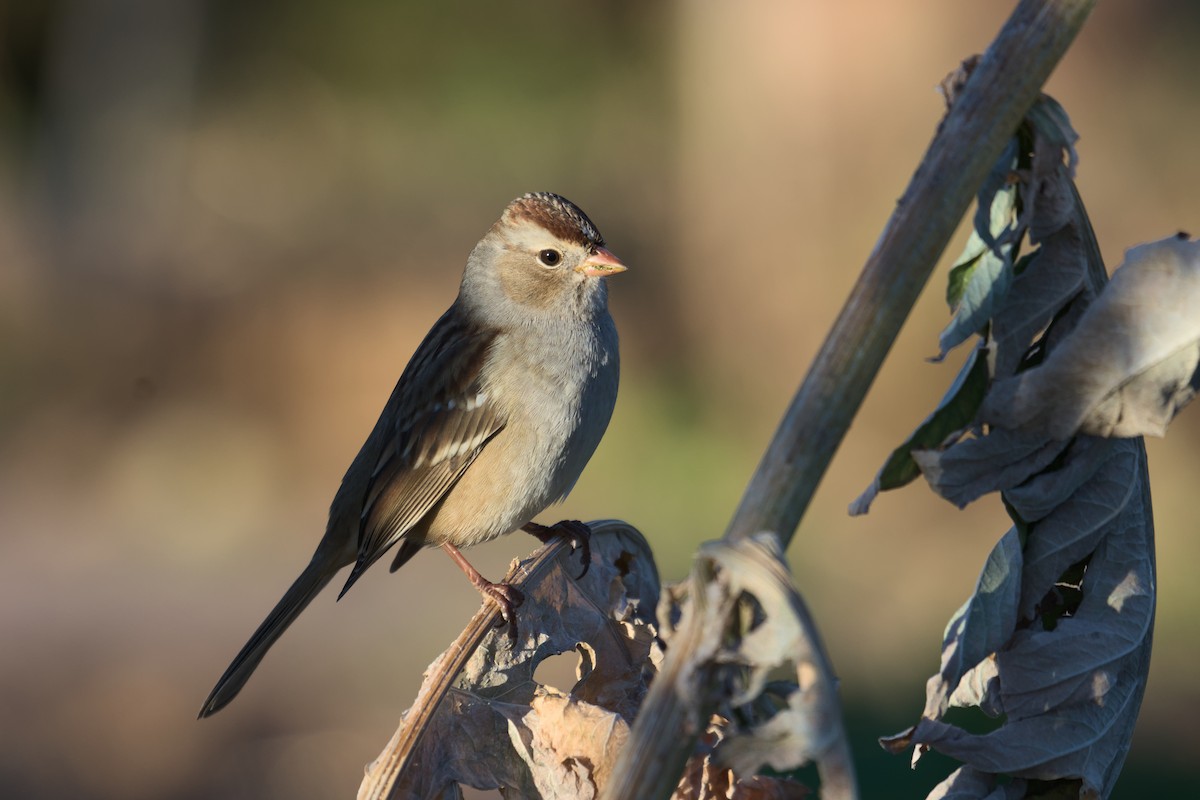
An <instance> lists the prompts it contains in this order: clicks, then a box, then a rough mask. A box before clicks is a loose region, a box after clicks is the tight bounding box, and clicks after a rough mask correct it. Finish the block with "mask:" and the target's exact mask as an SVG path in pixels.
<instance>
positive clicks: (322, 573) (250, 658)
mask: <svg viewBox="0 0 1200 800" xmlns="http://www.w3.org/2000/svg"><path fill="white" fill-rule="evenodd" d="M321 555H322V554H321V553H320V552H318V554H317V555H316V556H314V557H313V560H312V561H311V562H310V563H309V565H308V566H307V567H305V568H304V571H303V572H301V573H300V577H299V578H296V582H295V583H293V584H292V586H291V588H290V589H288V590H287V593H286V594H284V596H283V599H282V600H280V601H279V603H277V604H276V606H275V608H273V609H271V613H270V614H268V615H267V618H266V619H265V620H263V623H262V624H261V625H259V626H258V630H256V631H255V632H254V635H253V636H251V637H250V641H248V642H246V645H245V646H244V647H243V648H242V649H241V652H239V653H238V654H237V656H236V657H235V658H234V659H233V663H232V664H230V665H229V668H228V669H227V670H225V674H224V675H222V676H221V679H220V680H219V681H217V685H216V686H214V687H213V690H212V692H210V693H209V695H208V699H207V700H205V701H204V706H203V708H201V709H200V718H201V719H203V718H204V717H208V716H211V715H213V714H215V713H217V712H218V711H220V710H221V709H222V708H224V707H225V706H226V705H228V703H229V701H230V700H232V699H233V698H235V697H237V693H238V692H240V691H241V690H242V687H243V686H245V685H246V681H247V680H249V679H250V675H251V674H253V672H254V670H255V668H256V667H258V662H260V661H262V658H263V656H264V655H266V653H267V650H269V649H270V647H271V645H273V644H275V640H276V639H278V638H279V637H280V635H281V634H282V633H283V632H284V631H285V630H287V627H288V626H289V625H291V624H292V621H293V620H294V619H296V617H297V616H299V614H300V612H301V611H303V610H304V609H305V608H306V607H307V606H308V604H309V603H311V602H312V599H313V598H314V597H316V596H317V593H318V592H320V591H321V590H322V589H323V588H325V584H327V583H329V581H330V579H332V578H333V576H334V575H335V574H337V571H338V569H339V568H340V565H338V566H334V565H332V564H330V563H328V560H327V559H324V558H321Z"/></svg>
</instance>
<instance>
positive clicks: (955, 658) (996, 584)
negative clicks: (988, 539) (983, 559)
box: [925, 528, 1022, 718]
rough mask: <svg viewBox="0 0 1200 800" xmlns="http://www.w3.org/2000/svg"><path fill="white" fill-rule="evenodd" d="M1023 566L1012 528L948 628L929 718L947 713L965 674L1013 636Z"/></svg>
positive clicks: (929, 692)
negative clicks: (952, 696) (952, 697)
mask: <svg viewBox="0 0 1200 800" xmlns="http://www.w3.org/2000/svg"><path fill="white" fill-rule="evenodd" d="M1021 565H1022V555H1021V541H1020V537H1019V536H1017V532H1016V529H1015V528H1014V529H1013V530H1010V531H1009V532H1008V533H1007V534H1005V535H1004V536H1003V537H1002V538H1001V539H1000V541H999V542H998V543H997V544H996V547H995V548H994V549H993V550H992V553H991V555H989V556H988V560H987V563H986V564H984V567H983V572H982V573H981V574H980V576H979V582H978V584H977V585H976V587H975V593H974V594H973V595H971V598H970V599H969V600H968V601H967V602H966V603H964V604H963V606H962V608H960V609H959V610H958V611H957V612H955V614H954V616H953V617H951V618H950V623H949V624H948V625H947V626H946V633H945V635H944V636H943V639H942V667H941V671H940V672H939V673H938V674H937V675H935V676H933V677H932V678H930V679H929V684H928V686H927V688H926V697H925V716H927V717H935V718H936V717H940V716H941V715H942V714H944V713H946V709H947V708H949V707H950V705H951V699H950V698H951V695H952V694H953V693H954V692H956V691H957V690H959V689H960V687H961V686H962V681H963V676H964V675H966V674H967V673H968V672H969V671H971V670H973V669H974V668H975V667H976V666H977V665H978V664H979V663H980V662H981V661H983V660H984V659H985V658H987V657H988V656H989V655H991V654H992V653H995V652H996V651H997V650H999V649H1000V648H1001V647H1003V646H1004V643H1005V642H1007V641H1008V640H1009V638H1011V637H1012V634H1013V630H1014V629H1015V628H1016V625H1017V600H1018V599H1019V598H1020V596H1021ZM973 694H974V695H975V697H976V699H977V700H980V701H982V698H983V696H984V694H985V693H984V691H983V688H982V687H980V688H979V690H978V691H976V692H974V693H973ZM956 699H957V700H959V701H960V702H956V703H955V705H967V704H972V703H969V701H968V702H961V701H962V700H965V698H956ZM973 704H975V705H978V704H979V703H978V702H977V703H973Z"/></svg>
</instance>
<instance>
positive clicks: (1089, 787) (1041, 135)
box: [881, 98, 1200, 800]
mask: <svg viewBox="0 0 1200 800" xmlns="http://www.w3.org/2000/svg"><path fill="white" fill-rule="evenodd" d="M1024 130H1025V133H1024V134H1022V135H1024V136H1029V137H1032V138H1031V140H1030V143H1029V148H1028V149H1031V150H1032V152H1033V157H1032V159H1031V162H1030V164H1029V165H1028V167H1027V168H1023V169H1021V170H1020V174H1021V182H1020V184H1019V185H1018V188H1017V192H1018V198H1019V204H1020V206H1021V208H1022V212H1021V220H1020V222H1019V227H1027V228H1028V231H1029V234H1030V239H1031V241H1033V242H1034V243H1039V242H1040V247H1039V248H1038V249H1037V250H1036V251H1034V252H1033V253H1030V254H1029V255H1027V256H1025V257H1024V258H1023V259H1022V261H1021V264H1020V267H1021V269H1020V270H1019V274H1018V277H1017V278H1016V279H1015V281H1014V282H1013V285H1012V286H1011V287H1010V291H1009V292H1008V295H1007V297H1006V298H1005V299H1004V302H1003V303H1002V304H1001V305H1000V306H999V308H998V310H997V311H996V312H995V317H994V319H992V320H991V326H990V331H991V333H992V336H993V341H992V342H991V345H992V346H993V347H994V357H995V360H994V366H995V372H994V373H993V374H994V376H995V380H994V381H993V383H992V386H991V387H990V388H989V390H988V393H987V396H986V398H985V399H984V401H983V404H982V407H981V409H980V419H979V420H978V421H976V424H975V425H974V426H973V427H971V428H967V429H965V430H964V431H962V432H961V433H960V435H959V436H958V437H957V438H954V439H951V440H948V441H944V442H942V443H940V444H939V445H937V446H936V447H935V448H929V449H925V450H921V449H913V450H912V458H913V459H914V460H915V461H916V463H917V464H918V465H919V466H920V468H921V471H922V472H923V473H924V474H925V477H926V479H927V480H928V481H929V483H930V486H931V487H932V488H933V489H934V491H936V492H937V493H938V494H940V495H942V496H943V497H945V498H946V499H948V500H950V501H951V502H954V503H955V504H956V505H959V506H963V505H965V504H966V503H968V502H970V501H972V500H974V499H976V498H978V497H979V496H981V495H982V494H984V493H986V492H990V491H1000V492H1002V493H1003V496H1004V499H1005V502H1006V505H1007V508H1008V510H1009V512H1010V514H1011V515H1012V516H1013V518H1014V519H1015V520H1016V522H1017V525H1016V526H1015V527H1014V528H1013V529H1012V530H1010V531H1009V532H1008V533H1007V534H1006V535H1005V536H1004V537H1003V538H1002V539H1001V541H1000V542H999V543H998V544H997V545H996V547H995V549H994V550H993V551H992V554H991V555H990V556H989V558H988V562H987V564H986V565H985V566H984V569H983V571H982V574H981V576H980V579H979V583H978V585H977V587H976V591H975V592H974V594H973V595H972V597H971V598H970V599H969V600H968V601H967V603H966V604H965V605H964V606H963V607H962V608H961V609H959V611H958V612H956V613H955V615H954V616H953V617H952V618H951V620H950V623H949V625H948V626H947V629H946V634H945V637H944V641H943V650H942V663H941V669H940V671H939V673H938V674H937V675H935V676H933V677H932V678H931V679H930V680H929V682H928V685H927V688H926V708H925V712H924V715H923V717H922V719H921V720H920V722H918V724H917V725H915V726H914V727H912V728H910V729H909V730H907V731H904V732H902V733H901V734H898V735H896V736H894V737H889V738H887V739H884V740H881V744H883V745H884V746H885V747H886V748H887V749H889V750H891V751H893V752H898V751H901V750H904V749H906V748H908V747H910V746H912V745H916V750H915V752H914V761H915V760H916V759H917V758H919V757H920V755H921V753H923V752H925V751H926V750H927V749H928V748H930V747H933V748H935V749H937V750H939V751H940V752H942V753H944V754H946V755H949V756H951V757H954V758H957V759H959V760H961V761H963V762H964V767H963V769H960V770H959V771H958V772H956V773H955V774H954V775H952V776H950V778H948V779H947V780H946V781H944V782H943V783H942V784H941V785H940V786H939V787H937V788H936V789H935V790H934V792H933V793H932V794H931V795H930V797H938V798H990V799H991V800H1001V798H1008V797H1024V796H1026V792H1027V791H1028V789H1029V787H1027V786H1026V785H1024V783H1023V780H1021V779H1036V780H1040V781H1051V782H1053V786H1052V787H1051V788H1050V791H1051V792H1055V793H1059V794H1061V796H1062V797H1080V798H1099V797H1102V796H1107V794H1108V793H1109V792H1110V791H1111V789H1112V786H1113V783H1114V782H1115V780H1116V776H1117V774H1118V773H1119V771H1120V768H1121V765H1122V763H1123V762H1124V757H1125V753H1126V751H1127V750H1128V747H1129V741H1130V737H1131V734H1132V729H1133V724H1134V721H1135V720H1136V717H1137V711H1138V708H1139V706H1140V703H1141V697H1142V694H1143V692H1144V689H1145V681H1146V675H1147V672H1148V667H1149V654H1150V643H1151V632H1152V628H1153V620H1154V603H1155V585H1154V584H1155V572H1154V544H1153V517H1152V514H1151V509H1150V504H1149V484H1148V480H1149V479H1148V476H1147V472H1146V457H1145V449H1144V447H1143V446H1142V443H1141V441H1140V440H1131V439H1125V440H1105V439H1099V438H1096V437H1095V436H1089V435H1085V434H1090V433H1100V432H1104V433H1109V432H1113V431H1118V430H1120V425H1122V424H1125V423H1127V422H1128V421H1130V420H1133V419H1136V420H1138V423H1139V424H1140V425H1146V424H1147V423H1146V422H1145V420H1146V419H1147V418H1152V419H1154V420H1156V421H1161V424H1163V425H1165V421H1166V420H1169V418H1170V415H1171V414H1173V413H1174V412H1175V411H1176V410H1177V409H1178V407H1179V406H1180V405H1181V404H1182V402H1186V399H1189V398H1190V393H1194V391H1195V385H1194V382H1195V381H1196V374H1197V373H1196V361H1195V360H1190V359H1191V358H1192V356H1191V352H1192V351H1191V349H1189V348H1193V349H1195V350H1196V351H1197V356H1200V346H1198V343H1200V313H1197V309H1198V308H1200V278H1193V277H1192V276H1193V275H1197V274H1200V267H1197V266H1196V264H1197V262H1200V252H1198V251H1197V249H1196V247H1195V245H1194V244H1193V243H1190V242H1179V241H1176V242H1171V243H1167V246H1168V247H1169V248H1170V250H1169V252H1168V254H1167V257H1166V258H1160V257H1159V254H1157V253H1146V252H1139V251H1131V256H1133V257H1131V258H1130V262H1131V264H1132V263H1138V262H1139V260H1143V261H1146V262H1148V263H1152V264H1153V266H1152V267H1151V268H1150V269H1151V271H1152V272H1153V273H1154V276H1153V277H1152V278H1151V279H1147V280H1143V281H1142V282H1141V284H1140V285H1139V284H1137V282H1136V279H1133V280H1131V279H1129V278H1125V279H1122V278H1121V277H1120V276H1121V273H1122V272H1125V271H1126V270H1128V269H1129V267H1125V268H1123V269H1122V270H1119V271H1118V272H1117V276H1116V277H1115V278H1114V281H1113V284H1112V285H1110V286H1109V287H1107V288H1104V289H1103V291H1101V287H1102V285H1103V279H1104V270H1103V265H1102V264H1100V263H1098V250H1097V248H1096V247H1095V243H1094V238H1093V236H1092V233H1091V227H1090V224H1089V223H1088V221H1087V216H1086V213H1085V212H1084V210H1083V206H1082V203H1081V201H1080V200H1079V198H1078V194H1077V193H1076V191H1075V188H1074V185H1073V184H1072V182H1071V180H1070V178H1071V175H1072V172H1073V169H1074V159H1075V156H1074V150H1073V142H1074V140H1075V138H1076V137H1075V134H1074V131H1072V130H1071V128H1070V124H1069V122H1068V121H1067V120H1066V115H1065V113H1064V112H1062V109H1061V108H1060V107H1059V106H1058V105H1057V104H1056V103H1053V101H1050V100H1049V99H1048V98H1044V99H1043V101H1042V102H1041V103H1039V105H1038V106H1037V107H1036V108H1035V109H1034V111H1033V112H1031V113H1030V115H1029V116H1028V117H1027V120H1026V127H1025V129H1024ZM1027 151H1028V150H1027ZM1064 158H1066V159H1067V162H1068V163H1064ZM1151 256H1153V257H1151ZM1164 261H1165V262H1168V263H1167V266H1165V267H1164V266H1162V265H1161V264H1162V262H1164ZM1164 274H1165V276H1166V277H1164ZM1185 282H1190V284H1189V287H1188V288H1186V289H1185V288H1184V287H1183V284H1184V283H1185ZM1122 283H1135V287H1136V289H1135V290H1140V291H1141V295H1140V297H1141V299H1140V300H1139V301H1137V302H1135V303H1133V304H1134V305H1140V306H1141V308H1140V310H1142V311H1144V310H1147V309H1151V308H1154V309H1155V312H1154V313H1156V314H1157V313H1158V311H1157V308H1156V304H1161V305H1162V307H1163V308H1164V309H1165V313H1164V314H1163V315H1164V316H1166V317H1169V318H1170V319H1168V320H1158V321H1156V324H1155V325H1151V326H1149V327H1150V328H1151V332H1150V336H1151V337H1156V338H1155V341H1156V342H1157V343H1158V344H1159V345H1161V344H1162V342H1164V341H1166V342H1168V343H1169V345H1168V346H1161V347H1160V348H1159V350H1157V351H1154V352H1155V353H1156V354H1157V355H1158V356H1159V357H1158V358H1157V360H1155V359H1153V358H1142V359H1141V360H1140V361H1139V360H1138V358H1137V356H1138V354H1139V353H1141V352H1143V351H1150V350H1151V349H1152V348H1150V347H1148V346H1147V347H1141V346H1140V345H1134V346H1132V347H1130V346H1129V345H1128V344H1127V342H1126V340H1125V336H1126V334H1125V331H1124V329H1123V328H1122V327H1121V325H1120V324H1119V323H1120V322H1121V321H1123V320H1125V319H1127V318H1129V317H1132V316H1133V315H1132V314H1125V315H1122V314H1119V313H1114V312H1111V311H1105V306H1106V305H1110V304H1111V303H1112V302H1114V301H1111V300H1106V299H1105V298H1106V297H1108V296H1110V294H1115V295H1117V296H1118V297H1122V296H1124V295H1123V294H1122V292H1123V291H1128V290H1124V289H1123V288H1122V286H1121V284H1122ZM1145 284H1150V285H1151V288H1152V289H1153V291H1147V290H1145V289H1144V288H1143V286H1144V285H1145ZM1192 284H1195V285H1196V288H1195V289H1194V290H1193V289H1192V288H1191V285H1192ZM1164 291H1173V292H1175V293H1176V296H1175V297H1173V298H1172V299H1171V301H1170V302H1166V301H1165V300H1163V299H1162V298H1161V293H1162V292H1164ZM1188 292H1195V294H1191V295H1188ZM1127 305H1128V303H1127ZM1097 317H1098V318H1099V319H1101V323H1099V324H1098V323H1097V322H1095V319H1096V318H1097ZM1184 317H1186V320H1184V319H1183V318H1184ZM1189 326H1190V327H1189ZM1181 329H1183V330H1185V331H1186V332H1185V333H1184V334H1179V331H1180V330H1181ZM1039 336H1040V338H1037V339H1036V341H1035V337H1039ZM1172 336H1174V337H1175V338H1172ZM1139 348H1140V349H1139ZM1106 351H1115V352H1116V353H1117V358H1116V360H1117V361H1120V362H1121V363H1122V364H1123V365H1124V366H1123V368H1121V369H1108V368H1106V367H1103V366H1102V364H1101V362H1100V359H1099V358H1098V357H1096V356H1095V355H1094V354H1096V353H1101V352H1106ZM1122 359H1123V360H1122ZM1171 359H1175V360H1174V361H1171ZM1130 365H1133V366H1130ZM1139 366H1140V367H1141V368H1140V369H1138V368H1137V367H1139ZM1105 369H1107V373H1106V372H1105ZM1138 381H1146V382H1145V383H1142V384H1141V385H1140V386H1135V385H1134V384H1136V383H1137V382H1138ZM1039 382H1040V383H1039ZM1146 387H1149V388H1146ZM1022 392H1023V394H1021V393H1022ZM1038 392H1041V393H1040V394H1039V393H1038ZM1078 395H1085V396H1086V397H1088V398H1090V399H1091V401H1090V402H1083V403H1080V404H1078V405H1079V406H1080V408H1081V410H1079V411H1077V412H1076V418H1075V419H1073V420H1069V421H1068V422H1066V423H1064V422H1062V421H1060V420H1059V419H1058V417H1057V416H1056V415H1059V414H1060V413H1061V412H1060V410H1059V409H1058V408H1056V407H1055V406H1054V404H1055V403H1056V402H1058V401H1060V400H1061V399H1062V398H1073V397H1076V396H1078ZM1155 400H1156V401H1157V405H1156V404H1155V402H1153V401H1155ZM1135 405H1136V406H1137V408H1138V409H1139V410H1138V411H1136V412H1135V411H1132V410H1130V408H1131V406H1135ZM1146 407H1152V408H1153V409H1154V410H1155V411H1156V412H1157V416H1153V414H1152V413H1150V412H1146V411H1144V409H1145V408H1146ZM1114 409H1115V410H1114ZM1018 412H1019V413H1018ZM1001 414H1008V415H1010V416H1007V417H1002V416H1001ZM1068 416H1069V414H1068ZM1097 421H1099V422H1097ZM989 426H990V427H989ZM1089 426H1090V427H1089ZM1144 429H1147V428H1136V429H1134V431H1135V432H1137V431H1140V430H1144ZM953 707H974V708H978V709H979V710H981V711H982V712H984V713H985V714H988V715H990V716H993V717H996V718H997V719H999V720H1001V722H1000V724H999V726H998V727H997V728H996V729H995V730H992V731H991V732H989V733H983V734H979V733H969V732H967V731H966V730H964V729H962V728H959V727H957V726H955V725H952V724H949V723H947V722H946V721H945V720H944V719H943V716H944V715H945V714H946V712H947V710H948V709H950V708H953ZM1000 775H1007V776H1009V777H1010V778H1014V780H1011V781H1009V782H1007V783H1004V782H1000V781H998V780H997V776H1000ZM1039 791H1041V790H1040V789H1039ZM1059 794H1056V796H1059Z"/></svg>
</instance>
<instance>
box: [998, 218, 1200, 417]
mask: <svg viewBox="0 0 1200 800" xmlns="http://www.w3.org/2000/svg"><path fill="white" fill-rule="evenodd" d="M1198 366H1200V242H1193V241H1188V240H1185V239H1181V238H1179V237H1172V238H1170V239H1164V240H1162V241H1159V242H1154V243H1152V244H1147V245H1141V246H1138V247H1134V248H1132V249H1130V250H1129V251H1128V252H1127V253H1126V257H1125V264H1124V265H1123V266H1122V267H1121V268H1119V269H1118V270H1117V271H1116V273H1115V274H1114V275H1113V278H1112V280H1111V281H1110V282H1109V284H1108V285H1107V286H1106V287H1105V289H1104V291H1103V292H1102V293H1101V294H1100V296H1099V297H1098V298H1097V299H1096V301H1095V302H1094V303H1093V304H1092V305H1091V306H1089V307H1088V309H1087V310H1086V311H1085V312H1084V314H1083V316H1082V317H1081V318H1080V319H1079V322H1078V324H1077V325H1076V326H1075V329H1074V330H1073V331H1072V332H1071V333H1070V334H1069V335H1068V336H1066V337H1065V338H1064V339H1063V340H1062V342H1061V343H1060V344H1059V346H1058V347H1056V348H1055V349H1054V351H1053V352H1052V353H1050V354H1049V355H1048V356H1047V357H1046V359H1045V361H1043V362H1042V363H1041V364H1040V365H1038V366H1036V367H1033V368H1031V369H1027V370H1025V371H1024V372H1022V373H1020V374H1018V375H1015V376H1013V377H1010V378H1006V379H1003V380H1000V381H997V382H996V384H995V385H994V386H993V388H992V391H991V393H990V394H989V396H988V398H987V400H985V402H984V406H983V409H982V410H981V416H982V418H983V419H984V421H986V422H989V423H991V424H994V425H997V426H1000V427H1003V428H1010V429H1020V430H1023V431H1028V432H1030V433H1035V434H1040V435H1043V436H1046V437H1049V438H1053V439H1065V438H1068V437H1070V436H1073V435H1075V434H1076V433H1084V434H1092V435H1096V436H1121V437H1124V436H1140V435H1145V434H1151V435H1155V436H1161V435H1163V434H1164V433H1165V432H1166V427H1167V424H1168V423H1169V422H1170V420H1171V419H1172V418H1173V417H1174V416H1175V414H1176V413H1178V411H1179V409H1180V408H1182V407H1183V406H1184V405H1185V404H1186V403H1187V402H1188V401H1190V400H1191V398H1192V397H1193V396H1194V395H1195V393H1196V383H1197V381H1198V374H1197V367H1198Z"/></svg>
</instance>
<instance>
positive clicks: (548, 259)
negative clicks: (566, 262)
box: [538, 248, 562, 267]
mask: <svg viewBox="0 0 1200 800" xmlns="http://www.w3.org/2000/svg"><path fill="white" fill-rule="evenodd" d="M538 261H540V262H541V263H542V266H544V267H557V266H558V263H559V262H560V261H562V253H560V252H558V251H557V250H552V249H549V248H547V249H545V250H542V251H541V252H540V253H538Z"/></svg>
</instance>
